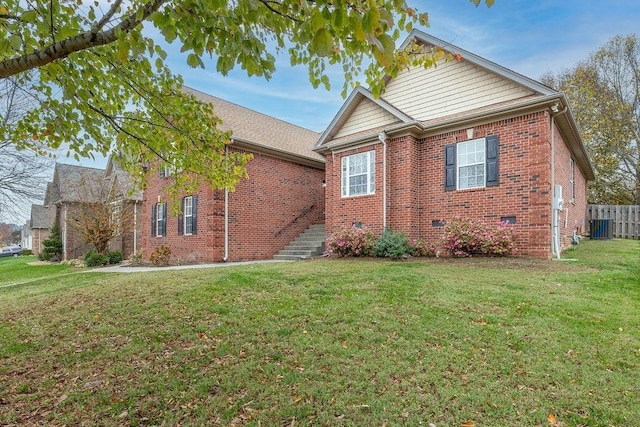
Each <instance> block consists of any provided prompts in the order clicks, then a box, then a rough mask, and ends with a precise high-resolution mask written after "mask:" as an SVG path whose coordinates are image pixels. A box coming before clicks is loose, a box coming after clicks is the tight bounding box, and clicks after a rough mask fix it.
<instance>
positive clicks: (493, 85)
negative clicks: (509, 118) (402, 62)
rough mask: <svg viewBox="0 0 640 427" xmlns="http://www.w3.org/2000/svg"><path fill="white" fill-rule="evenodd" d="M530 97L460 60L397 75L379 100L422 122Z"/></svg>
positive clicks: (515, 85) (521, 88)
mask: <svg viewBox="0 0 640 427" xmlns="http://www.w3.org/2000/svg"><path fill="white" fill-rule="evenodd" d="M533 94H535V92H534V91H533V90H531V89H529V88H526V87H524V86H522V85H520V84H518V83H515V82H513V81H511V80H509V79H507V78H505V77H503V76H500V75H498V74H494V73H492V72H489V71H487V70H485V69H483V68H480V67H478V66H476V65H474V64H471V63H468V62H465V61H464V59H463V60H462V61H461V62H457V61H455V60H454V61H450V62H446V63H445V62H441V63H439V64H438V66H437V67H431V68H428V69H426V70H425V69H424V68H421V67H420V68H414V69H411V70H407V71H404V72H402V73H399V74H398V76H397V77H396V78H395V79H392V80H390V81H389V82H388V84H387V89H386V91H385V93H384V94H383V95H382V98H383V99H384V100H385V101H387V102H388V103H390V104H392V105H394V106H395V107H396V108H398V109H399V110H401V111H402V112H403V113H405V114H407V115H409V116H411V117H413V118H414V119H416V120H420V121H426V120H431V119H435V118H438V117H445V116H450V115H453V114H458V113H461V112H464V111H469V110H473V109H476V108H481V107H486V106H489V105H492V104H497V103H501V102H505V101H511V100H515V99H519V98H523V97H526V96H530V95H533Z"/></svg>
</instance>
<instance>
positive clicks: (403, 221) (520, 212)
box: [326, 112, 577, 258]
mask: <svg viewBox="0 0 640 427" xmlns="http://www.w3.org/2000/svg"><path fill="white" fill-rule="evenodd" d="M488 135H498V136H499V174H500V178H499V182H500V183H499V185H498V186H496V187H486V188H480V189H470V190H462V191H458V190H454V191H445V190H444V147H445V145H448V144H452V143H455V142H462V141H465V140H467V139H468V138H467V132H466V129H462V130H458V131H452V132H447V133H443V134H439V135H434V136H430V137H427V138H424V139H420V140H416V139H415V138H413V137H411V136H405V137H401V138H396V139H392V140H390V141H388V142H387V150H388V151H387V189H388V190H387V225H388V226H389V227H391V228H392V229H394V230H402V231H404V232H406V233H407V234H408V235H409V236H410V237H411V238H414V239H415V238H418V237H420V238H423V239H425V240H427V241H430V242H437V240H438V239H439V238H440V237H441V233H442V229H441V228H438V227H433V226H432V221H434V220H447V219H450V218H452V217H454V216H461V217H470V218H476V219H479V220H482V221H484V222H487V223H495V222H497V221H499V220H500V218H501V217H506V216H515V217H516V224H515V229H516V234H517V240H516V244H517V246H518V248H519V253H520V254H526V255H532V256H536V257H542V258H548V257H549V256H550V244H551V243H550V242H551V219H550V217H551V193H550V187H551V173H550V172H551V168H550V164H551V163H550V162H551V155H550V149H551V144H550V137H549V115H548V113H546V112H539V113H535V114H529V115H524V116H520V117H516V118H511V119H506V120H501V121H498V122H494V123H489V124H483V125H478V126H475V127H474V138H481V137H485V136H488ZM371 149H375V150H376V192H375V194H374V195H370V196H360V197H351V198H342V197H341V191H340V174H341V170H340V165H341V158H342V157H343V156H345V155H350V154H354V153H355V152H361V151H367V150H371ZM382 158H383V156H382V145H381V144H375V145H372V146H369V147H365V148H359V149H356V150H353V151H346V152H341V153H336V154H334V155H331V154H329V155H328V156H327V163H326V166H327V233H328V234H330V233H332V232H334V231H335V230H337V229H339V228H340V227H342V226H349V225H351V224H352V223H353V222H362V223H364V224H365V225H367V226H369V227H371V228H372V229H373V230H374V231H375V232H376V233H380V232H381V231H382V182H383V181H382ZM576 170H577V168H576Z"/></svg>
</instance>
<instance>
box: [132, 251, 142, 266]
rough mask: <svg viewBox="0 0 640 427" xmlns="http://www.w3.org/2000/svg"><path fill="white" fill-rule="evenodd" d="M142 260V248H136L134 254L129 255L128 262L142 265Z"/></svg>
mask: <svg viewBox="0 0 640 427" xmlns="http://www.w3.org/2000/svg"><path fill="white" fill-rule="evenodd" d="M143 262H144V256H143V254H142V249H138V250H137V251H136V253H135V254H132V255H131V256H130V257H129V263H130V264H131V265H142V263H143Z"/></svg>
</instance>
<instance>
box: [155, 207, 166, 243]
mask: <svg viewBox="0 0 640 427" xmlns="http://www.w3.org/2000/svg"><path fill="white" fill-rule="evenodd" d="M161 212H162V216H160V213H161ZM165 215H166V213H165V209H164V203H157V204H156V237H164V234H162V229H161V227H160V224H161V223H162V220H163V219H164V217H165Z"/></svg>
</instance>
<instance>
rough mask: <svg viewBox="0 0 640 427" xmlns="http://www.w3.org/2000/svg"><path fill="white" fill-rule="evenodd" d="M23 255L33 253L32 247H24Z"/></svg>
mask: <svg viewBox="0 0 640 427" xmlns="http://www.w3.org/2000/svg"><path fill="white" fill-rule="evenodd" d="M22 255H24V256H28V255H33V251H32V250H31V249H23V250H22Z"/></svg>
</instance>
